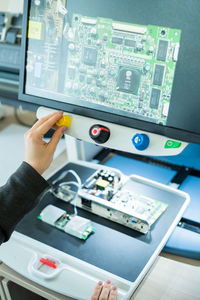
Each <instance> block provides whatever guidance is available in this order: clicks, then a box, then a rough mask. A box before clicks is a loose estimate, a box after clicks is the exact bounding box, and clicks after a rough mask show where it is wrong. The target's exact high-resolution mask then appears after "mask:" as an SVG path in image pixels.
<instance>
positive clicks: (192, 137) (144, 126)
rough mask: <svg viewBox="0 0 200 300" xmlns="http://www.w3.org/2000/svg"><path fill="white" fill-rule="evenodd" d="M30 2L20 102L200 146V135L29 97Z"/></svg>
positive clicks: (26, 8) (26, 6)
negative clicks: (27, 58) (27, 89)
mask: <svg viewBox="0 0 200 300" xmlns="http://www.w3.org/2000/svg"><path fill="white" fill-rule="evenodd" d="M30 3H31V1H30V0H26V1H24V13H23V23H22V44H21V61H20V82H19V94H18V96H19V101H23V102H28V103H29V104H34V105H36V106H38V107H39V106H44V107H47V108H52V109H57V110H63V111H64V112H68V113H73V114H76V115H80V116H84V117H88V118H91V119H94V116H95V119H99V120H102V121H106V122H110V123H114V124H119V125H122V126H126V127H129V128H133V129H138V130H142V131H145V132H149V133H154V134H158V135H162V136H165V137H168V138H173V139H177V140H180V141H183V142H188V143H190V142H192V143H197V144H200V134H197V133H194V132H191V131H186V130H182V129H178V128H174V127H168V126H165V125H159V124H155V123H151V122H147V121H142V120H139V119H134V118H131V117H127V116H121V115H116V114H112V113H108V112H104V111H100V110H97V109H92V108H89V109H88V108H86V107H82V106H78V105H76V104H69V103H63V102H60V101H56V100H51V99H47V98H41V97H38V96H33V95H28V94H26V93H25V81H26V72H25V71H26V56H27V40H28V38H27V30H28V17H29V8H30Z"/></svg>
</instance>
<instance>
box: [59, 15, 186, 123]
mask: <svg viewBox="0 0 200 300" xmlns="http://www.w3.org/2000/svg"><path fill="white" fill-rule="evenodd" d="M180 36H181V31H180V30H177V29H170V28H163V27H158V26H152V25H149V26H141V25H134V24H129V23H120V22H115V21H113V20H111V19H104V18H97V19H95V18H88V17H83V16H80V15H74V16H73V20H72V31H71V40H70V37H69V53H68V60H67V61H68V63H67V74H66V84H65V92H66V93H70V94H78V95H79V97H80V99H82V100H84V101H89V102H94V103H97V104H101V105H104V106H109V107H111V108H113V109H119V110H123V111H128V112H132V113H134V114H137V115H138V118H140V117H142V119H145V117H146V118H147V119H148V120H150V119H152V121H154V122H156V123H162V124H164V125H165V124H166V120H167V116H168V109H169V104H170V99H171V90H172V85H173V79H174V72H175V67H176V61H177V58H178V50H179V42H180Z"/></svg>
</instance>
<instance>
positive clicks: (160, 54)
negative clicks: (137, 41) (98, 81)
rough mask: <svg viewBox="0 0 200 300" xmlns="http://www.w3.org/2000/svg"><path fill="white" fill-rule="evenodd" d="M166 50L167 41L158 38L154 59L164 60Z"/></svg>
mask: <svg viewBox="0 0 200 300" xmlns="http://www.w3.org/2000/svg"><path fill="white" fill-rule="evenodd" d="M167 51H168V41H166V40H159V43H158V51H157V55H156V59H157V60H161V61H166V57H167Z"/></svg>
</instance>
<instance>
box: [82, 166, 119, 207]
mask: <svg viewBox="0 0 200 300" xmlns="http://www.w3.org/2000/svg"><path fill="white" fill-rule="evenodd" d="M121 184H122V180H121V174H120V173H119V172H115V171H108V170H104V169H101V170H98V171H96V172H95V173H94V174H93V175H92V176H91V177H90V178H88V179H87V180H86V182H85V183H84V185H83V187H82V190H83V191H84V192H85V193H86V194H88V195H94V196H96V197H98V198H102V199H105V200H108V201H109V200H110V199H111V197H112V196H113V194H114V193H115V192H116V191H118V190H119V188H120V187H121Z"/></svg>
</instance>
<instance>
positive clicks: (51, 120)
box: [34, 111, 63, 136]
mask: <svg viewBox="0 0 200 300" xmlns="http://www.w3.org/2000/svg"><path fill="white" fill-rule="evenodd" d="M62 116H63V112H60V111H59V112H58V113H54V114H52V115H50V116H48V117H47V118H46V117H45V118H44V119H43V118H42V119H43V120H42V119H41V122H40V121H38V123H39V126H37V125H36V124H35V125H36V126H37V127H36V129H37V131H38V132H39V134H40V135H41V136H43V135H44V134H45V133H47V131H49V129H51V128H52V127H53V126H54V125H55V124H56V122H58V120H60V118H61V117H62ZM35 125H34V126H35ZM34 129H35V128H34Z"/></svg>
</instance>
